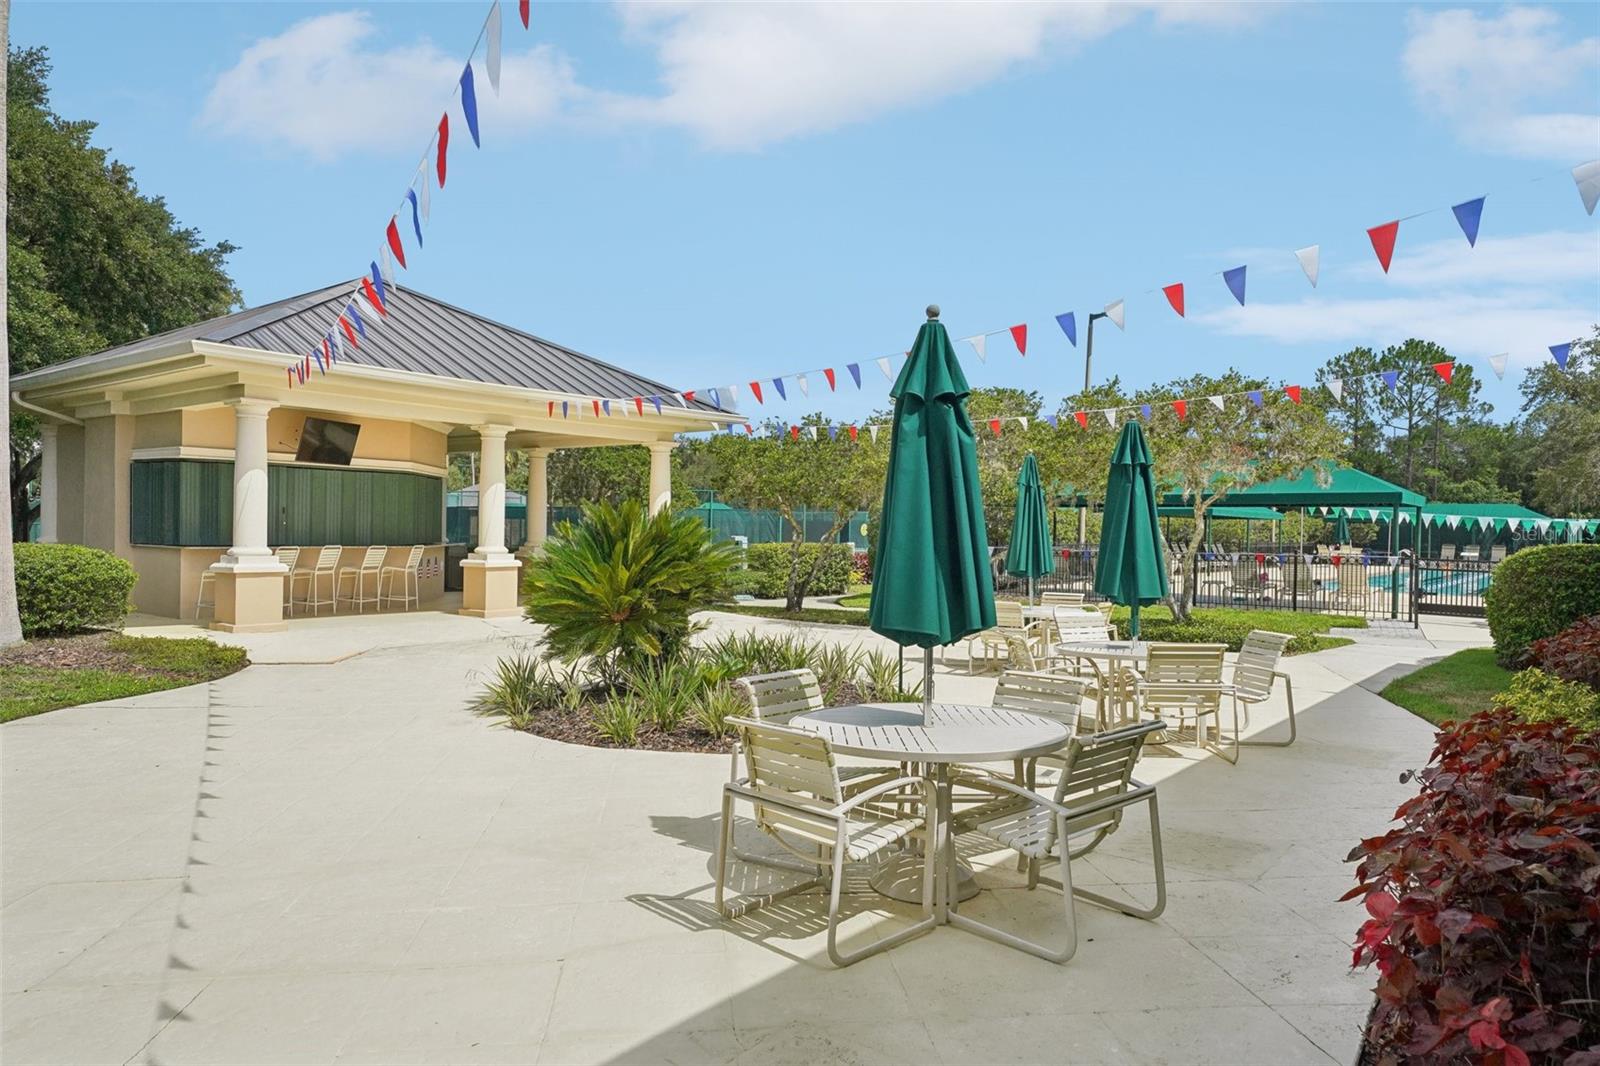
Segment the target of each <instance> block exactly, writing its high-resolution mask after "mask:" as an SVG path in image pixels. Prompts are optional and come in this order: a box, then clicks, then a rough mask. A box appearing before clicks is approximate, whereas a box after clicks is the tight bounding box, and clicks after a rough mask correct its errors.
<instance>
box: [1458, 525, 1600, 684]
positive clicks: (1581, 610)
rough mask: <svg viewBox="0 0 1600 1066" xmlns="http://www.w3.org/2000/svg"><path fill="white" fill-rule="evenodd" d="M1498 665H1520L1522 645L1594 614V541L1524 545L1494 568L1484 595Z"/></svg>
mask: <svg viewBox="0 0 1600 1066" xmlns="http://www.w3.org/2000/svg"><path fill="white" fill-rule="evenodd" d="M1484 608H1485V611H1486V613H1487V614H1488V616H1489V633H1490V635H1491V636H1493V637H1494V649H1495V658H1496V659H1498V660H1499V662H1500V665H1502V666H1508V667H1517V666H1521V665H1523V662H1524V659H1525V658H1526V656H1527V652H1528V645H1530V644H1532V643H1533V642H1534V641H1536V640H1538V639H1540V638H1541V637H1553V636H1555V635H1556V634H1557V633H1559V632H1561V631H1562V630H1563V629H1565V628H1567V626H1569V625H1571V624H1572V623H1573V622H1575V621H1577V620H1578V619H1580V618H1583V617H1584V616H1586V615H1591V614H1600V544H1549V545H1545V546H1543V547H1538V548H1524V549H1522V550H1521V551H1519V552H1516V553H1515V554H1513V555H1510V556H1507V557H1506V559H1505V561H1504V562H1502V563H1500V565H1498V566H1496V567H1495V568H1494V580H1493V581H1492V582H1491V583H1490V585H1489V591H1488V592H1487V593H1485V594H1484Z"/></svg>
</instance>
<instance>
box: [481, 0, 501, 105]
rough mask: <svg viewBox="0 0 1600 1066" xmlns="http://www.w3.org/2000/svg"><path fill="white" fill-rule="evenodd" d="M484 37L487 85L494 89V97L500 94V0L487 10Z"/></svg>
mask: <svg viewBox="0 0 1600 1066" xmlns="http://www.w3.org/2000/svg"><path fill="white" fill-rule="evenodd" d="M483 31H484V37H485V38H486V39H487V41H488V53H487V55H488V63H487V66H488V67H489V84H490V85H491V86H493V87H494V91H495V95H497V96H498V95H499V93H500V0H495V2H494V5H493V6H492V7H490V8H489V18H488V21H486V22H485V23H484V24H483Z"/></svg>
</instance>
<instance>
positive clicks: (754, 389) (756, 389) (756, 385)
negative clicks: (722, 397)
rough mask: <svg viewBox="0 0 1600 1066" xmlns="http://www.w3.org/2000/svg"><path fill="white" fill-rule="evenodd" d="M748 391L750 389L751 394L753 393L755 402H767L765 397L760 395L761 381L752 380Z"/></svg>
mask: <svg viewBox="0 0 1600 1066" xmlns="http://www.w3.org/2000/svg"><path fill="white" fill-rule="evenodd" d="M731 387H732V386H730V388H731ZM750 391H751V393H752V394H754V396H755V398H756V403H766V402H767V401H766V400H765V399H763V398H762V395H761V382H759V381H752V382H751V383H750Z"/></svg>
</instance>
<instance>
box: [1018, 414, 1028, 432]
mask: <svg viewBox="0 0 1600 1066" xmlns="http://www.w3.org/2000/svg"><path fill="white" fill-rule="evenodd" d="M1017 425H1019V426H1021V427H1022V429H1023V432H1027V429H1028V420H1027V419H1026V418H1022V417H1021V416H1018V418H1017Z"/></svg>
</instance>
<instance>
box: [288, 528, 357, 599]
mask: <svg viewBox="0 0 1600 1066" xmlns="http://www.w3.org/2000/svg"><path fill="white" fill-rule="evenodd" d="M343 551H344V549H343V548H341V547H340V546H339V545H337V544H328V545H325V546H323V548H322V549H321V550H320V551H318V552H317V559H316V562H315V563H314V564H312V565H311V566H310V567H304V566H303V567H301V568H300V569H298V570H291V571H289V602H290V603H291V604H292V605H298V606H300V607H309V608H311V613H312V615H316V614H318V613H320V612H321V610H322V608H324V607H332V608H333V613H334V614H338V613H339V601H338V598H337V597H336V596H335V595H334V593H335V592H337V591H338V590H337V588H336V587H335V581H336V579H337V577H338V574H337V569H338V566H339V555H340V553H341V552H343ZM323 578H327V579H328V598H327V599H323V598H322V579H323ZM301 581H304V582H305V584H306V594H305V597H304V598H302V599H298V600H297V599H295V598H294V590H295V586H296V585H297V584H298V583H299V582H301Z"/></svg>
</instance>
